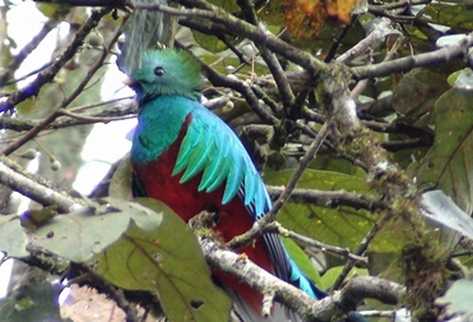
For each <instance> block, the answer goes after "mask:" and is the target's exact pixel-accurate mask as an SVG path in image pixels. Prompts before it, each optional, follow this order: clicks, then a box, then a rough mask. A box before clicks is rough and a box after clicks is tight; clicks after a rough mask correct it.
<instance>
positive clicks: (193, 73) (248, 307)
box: [128, 48, 324, 322]
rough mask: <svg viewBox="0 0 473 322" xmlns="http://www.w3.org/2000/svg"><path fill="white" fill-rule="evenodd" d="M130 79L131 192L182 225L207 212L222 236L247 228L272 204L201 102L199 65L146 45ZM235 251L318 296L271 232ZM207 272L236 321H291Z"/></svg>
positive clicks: (238, 146) (235, 143) (231, 138)
mask: <svg viewBox="0 0 473 322" xmlns="http://www.w3.org/2000/svg"><path fill="white" fill-rule="evenodd" d="M129 77H130V81H129V82H128V85H129V86H130V87H131V88H132V89H133V90H134V91H135V93H136V99H137V101H138V105H139V112H138V124H137V126H136V129H135V132H134V135H133V139H132V148H131V153H130V160H131V164H132V169H133V175H134V180H135V183H136V184H135V187H136V188H135V194H136V195H139V196H146V197H150V198H154V199H157V200H160V201H161V202H163V203H164V204H166V205H167V206H168V207H170V208H171V209H172V210H173V211H174V212H175V213H176V214H177V215H179V216H180V217H181V218H182V219H183V220H184V221H186V222H187V221H189V220H190V219H191V218H192V217H193V216H195V215H197V214H199V213H200V212H202V211H205V210H206V211H211V212H214V213H215V214H216V217H217V219H216V224H215V227H214V230H215V232H216V234H217V235H218V236H219V238H221V239H222V240H223V241H229V240H231V239H232V238H233V237H234V236H236V235H239V234H242V233H244V232H245V231H247V230H248V229H250V228H251V227H252V225H253V223H254V222H255V221H256V220H258V219H260V218H262V217H263V216H264V215H265V214H266V213H267V212H268V211H269V210H270V209H271V199H270V197H269V195H268V192H267V190H266V187H265V185H264V182H263V180H262V178H261V176H260V174H259V173H258V171H257V169H256V167H255V165H254V163H253V161H252V159H251V158H250V155H249V154H248V152H247V150H246V149H245V148H244V146H243V144H242V143H241V141H240V140H239V138H238V136H237V135H236V133H235V132H234V131H233V130H232V129H231V128H230V127H229V126H228V125H227V124H226V123H225V122H224V121H223V120H221V119H220V118H219V117H218V116H217V115H216V114H214V113H213V112H211V111H210V110H208V109H207V108H206V107H204V106H203V105H202V103H201V92H200V88H201V79H202V76H201V65H200V63H199V62H198V61H197V60H196V58H195V57H194V56H192V54H190V53H189V52H187V51H185V50H183V49H174V48H167V49H161V50H148V51H146V52H145V53H144V54H143V56H142V59H141V62H140V65H139V67H138V68H137V69H136V70H135V71H134V72H133V73H132V74H131V75H129ZM237 251H238V252H239V253H241V254H244V255H245V256H247V257H248V258H249V259H250V260H252V261H253V262H254V263H256V264H257V265H259V266H260V267H262V268H263V269H265V270H266V271H268V272H270V273H272V274H274V275H276V276H277V277H279V278H280V279H282V280H284V281H286V282H288V283H290V284H292V285H294V286H296V287H298V288H300V289H301V290H303V291H304V292H305V293H306V294H307V295H308V296H310V297H311V298H313V299H319V298H321V297H324V293H323V291H321V290H320V289H318V288H317V287H316V286H315V285H314V283H313V282H312V281H311V280H310V279H308V278H307V277H306V276H305V275H304V274H303V273H302V271H301V270H300V269H299V267H298V266H297V265H296V263H295V262H294V261H293V260H292V259H291V257H290V256H289V254H288V252H287V250H286V249H285V247H284V245H283V243H282V241H281V240H280V238H279V236H278V235H277V234H276V233H266V234H263V236H262V237H260V238H258V239H257V240H256V241H255V243H254V244H252V245H249V246H245V247H241V248H240V249H238V250H237ZM212 273H213V276H214V277H215V279H216V280H217V281H218V282H219V283H220V284H221V285H222V286H223V287H224V288H225V289H226V290H227V291H228V292H229V293H230V295H231V297H232V298H233V300H234V306H235V303H237V306H239V310H237V311H239V313H237V314H239V318H240V319H241V320H242V321H245V322H252V321H290V320H291V319H289V318H288V317H287V314H292V315H291V316H293V315H294V314H293V313H288V312H287V311H288V310H287V309H286V308H282V309H279V310H277V309H273V312H272V315H271V317H270V318H269V319H267V318H263V317H262V316H261V306H262V295H261V294H259V293H258V292H256V291H255V290H253V289H251V288H250V287H249V286H247V285H246V284H244V283H241V282H240V281H238V280H237V279H236V278H235V277H233V276H231V275H228V274H226V273H223V272H220V271H215V270H214V271H213V272H212ZM274 311H279V312H274ZM283 311H284V312H283ZM294 321H297V317H296V318H294Z"/></svg>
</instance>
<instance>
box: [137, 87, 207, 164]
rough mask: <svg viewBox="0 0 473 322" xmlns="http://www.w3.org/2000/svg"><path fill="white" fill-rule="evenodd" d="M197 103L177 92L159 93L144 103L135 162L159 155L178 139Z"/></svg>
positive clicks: (145, 160)
mask: <svg viewBox="0 0 473 322" xmlns="http://www.w3.org/2000/svg"><path fill="white" fill-rule="evenodd" d="M196 105H198V103H197V102H196V101H194V100H192V99H189V98H187V97H183V96H176V95H163V96H158V97H156V98H154V99H152V100H149V101H147V102H146V103H145V104H144V105H142V106H141V107H140V113H139V116H138V126H137V127H136V130H135V134H134V136H133V145H132V149H131V159H132V161H133V162H135V163H148V162H150V161H153V160H156V159H157V158H159V156H160V155H161V154H162V153H163V152H165V151H166V150H167V149H168V148H169V146H171V145H172V143H174V141H175V140H176V139H177V137H178V135H179V131H180V130H181V128H182V126H183V125H184V124H185V122H186V117H187V116H188V115H189V114H190V113H191V112H192V110H193V109H195V108H196ZM187 121H189V119H188V120H187Z"/></svg>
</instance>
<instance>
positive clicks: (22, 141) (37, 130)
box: [0, 10, 121, 155]
mask: <svg viewBox="0 0 473 322" xmlns="http://www.w3.org/2000/svg"><path fill="white" fill-rule="evenodd" d="M104 11H105V12H104V13H103V14H102V15H101V16H100V17H102V16H103V15H104V14H106V13H107V12H108V11H107V10H104ZM89 19H90V18H89ZM96 23H98V21H97V22H96ZM83 29H84V27H83V28H81V30H83ZM78 33H81V32H80V31H79V32H78ZM120 34H121V28H118V30H117V32H116V33H115V35H114V36H113V37H112V40H111V41H110V44H109V45H108V47H107V48H106V49H104V50H103V52H102V55H101V56H100V57H99V59H98V60H97V61H96V62H95V63H94V65H93V66H92V67H91V68H90V69H89V70H88V71H87V74H86V75H85V77H84V79H83V80H82V81H81V82H80V83H79V85H78V86H77V87H76V89H75V90H74V91H73V92H72V93H71V94H70V95H69V96H68V97H67V98H66V99H65V100H64V101H63V102H62V103H61V104H60V106H59V108H57V109H56V110H55V111H54V112H53V113H51V114H50V115H49V116H48V117H47V118H46V119H44V120H43V121H41V122H40V123H39V124H38V125H37V126H35V127H34V128H32V129H31V130H29V131H28V132H27V133H26V134H25V135H24V136H22V137H21V138H19V139H18V140H16V141H14V142H13V143H11V144H10V145H9V146H7V147H6V148H5V149H3V150H1V151H0V155H1V154H4V155H9V154H11V153H12V152H14V151H16V150H17V149H18V148H20V147H21V146H22V145H24V144H25V143H26V142H28V141H29V140H31V139H32V138H34V137H35V136H36V135H38V133H40V132H41V131H42V130H44V129H46V128H47V127H48V126H49V125H50V124H51V123H52V122H54V120H56V118H58V117H59V116H60V115H62V114H61V111H62V109H63V108H65V107H66V106H68V105H69V104H70V103H72V101H74V99H76V97H78V96H79V95H80V94H81V93H82V91H83V90H84V88H85V87H86V86H87V84H88V83H89V81H90V80H91V79H92V77H93V76H94V75H95V73H96V72H97V71H98V70H99V69H100V68H101V67H102V66H103V63H104V61H105V59H106V58H107V56H108V54H109V52H110V50H111V49H112V47H113V45H114V44H115V42H116V41H117V40H118V37H119V36H120ZM77 37H78V36H77V35H76V38H77ZM38 77H39V76H38Z"/></svg>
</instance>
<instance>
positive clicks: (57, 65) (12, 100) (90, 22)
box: [0, 8, 111, 112]
mask: <svg viewBox="0 0 473 322" xmlns="http://www.w3.org/2000/svg"><path fill="white" fill-rule="evenodd" d="M110 11H111V9H110V8H104V9H100V10H96V11H93V12H92V14H91V15H90V17H89V18H88V19H87V21H86V22H85V23H84V24H83V25H82V27H81V28H80V29H79V31H78V32H77V33H76V34H75V36H74V39H73V40H72V42H71V44H70V45H69V46H67V48H66V49H65V50H64V52H63V53H62V54H61V55H60V56H59V57H58V58H56V60H55V61H54V63H53V64H52V65H51V66H50V67H49V68H47V69H46V70H44V71H42V72H40V73H39V74H38V76H36V78H35V80H33V81H32V82H31V83H30V84H29V85H28V86H26V87H24V88H22V89H20V90H18V91H17V92H15V93H13V94H11V95H10V96H9V97H8V99H6V100H5V101H3V102H0V112H5V111H9V110H11V109H13V108H14V106H15V105H16V104H18V103H20V102H22V101H24V100H25V99H27V98H29V97H31V96H35V95H37V94H38V93H39V91H40V89H41V87H42V86H43V85H44V84H46V83H48V82H50V81H51V80H53V79H54V77H55V76H56V74H57V73H58V72H59V70H60V69H61V68H62V66H64V64H65V63H66V62H67V61H68V60H69V59H71V58H72V57H73V56H74V54H75V53H76V52H77V50H78V49H79V47H80V46H81V45H82V43H83V41H84V39H85V37H86V36H87V35H88V34H89V32H90V31H91V30H92V29H93V28H95V27H96V26H97V25H98V23H99V21H100V19H101V18H102V17H103V16H105V15H106V14H108V13H109V12H110Z"/></svg>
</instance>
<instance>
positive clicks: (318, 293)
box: [288, 256, 327, 300]
mask: <svg viewBox="0 0 473 322" xmlns="http://www.w3.org/2000/svg"><path fill="white" fill-rule="evenodd" d="M288 259H289V263H290V267H291V275H290V276H289V282H290V283H291V284H292V285H294V286H296V287H298V288H299V289H301V290H303V291H304V292H306V293H307V294H308V295H309V296H310V297H311V298H313V299H316V300H320V299H322V298H324V297H326V296H327V293H325V292H324V291H322V290H321V289H319V288H318V287H317V286H315V284H314V283H313V282H312V281H311V280H310V279H309V278H307V277H306V276H305V275H304V273H302V272H301V270H300V269H299V267H298V266H297V264H296V263H295V262H294V261H293V260H292V259H291V258H290V257H289V256H288Z"/></svg>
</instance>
